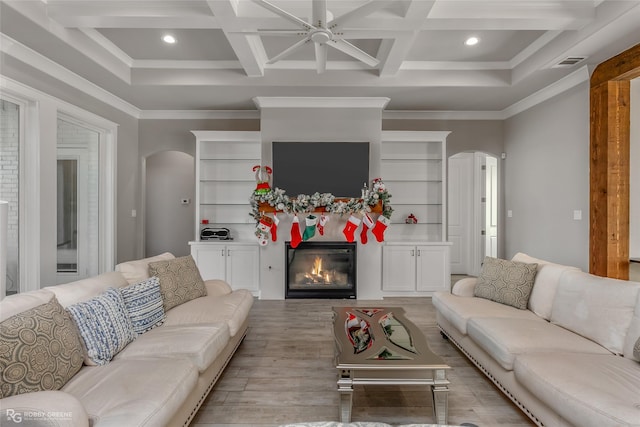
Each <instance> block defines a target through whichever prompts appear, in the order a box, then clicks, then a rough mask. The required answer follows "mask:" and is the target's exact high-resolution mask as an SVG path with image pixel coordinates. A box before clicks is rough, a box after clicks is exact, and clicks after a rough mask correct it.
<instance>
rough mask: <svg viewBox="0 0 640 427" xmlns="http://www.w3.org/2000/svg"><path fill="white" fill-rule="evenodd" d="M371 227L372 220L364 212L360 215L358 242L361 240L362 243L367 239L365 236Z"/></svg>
mask: <svg viewBox="0 0 640 427" xmlns="http://www.w3.org/2000/svg"><path fill="white" fill-rule="evenodd" d="M371 227H373V220H372V219H371V217H370V216H369V214H367V213H366V214H364V216H363V217H362V231H360V242H362V244H363V245H364V244H366V243H367V242H368V241H369V239H368V238H367V231H369V229H370V228H371Z"/></svg>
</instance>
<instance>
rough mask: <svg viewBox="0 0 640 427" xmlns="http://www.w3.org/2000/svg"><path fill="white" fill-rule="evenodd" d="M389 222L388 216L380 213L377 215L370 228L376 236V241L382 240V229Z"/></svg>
mask: <svg viewBox="0 0 640 427" xmlns="http://www.w3.org/2000/svg"><path fill="white" fill-rule="evenodd" d="M390 223H391V220H390V219H389V218H387V217H385V216H382V215H380V216H379V217H378V220H377V221H376V225H375V226H374V227H373V230H371V232H372V233H373V235H374V236H376V240H377V241H378V242H383V241H384V230H386V229H387V227H388V226H389V224H390Z"/></svg>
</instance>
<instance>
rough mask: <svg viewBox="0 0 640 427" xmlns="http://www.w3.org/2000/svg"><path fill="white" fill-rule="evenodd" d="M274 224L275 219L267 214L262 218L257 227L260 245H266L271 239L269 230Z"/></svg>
mask: <svg viewBox="0 0 640 427" xmlns="http://www.w3.org/2000/svg"><path fill="white" fill-rule="evenodd" d="M272 224H273V221H271V218H269V217H267V216H263V217H262V218H260V221H259V222H258V226H257V227H256V237H257V238H258V243H259V244H260V246H266V244H267V242H268V240H269V230H270V229H271V226H272Z"/></svg>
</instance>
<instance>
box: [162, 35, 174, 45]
mask: <svg viewBox="0 0 640 427" xmlns="http://www.w3.org/2000/svg"><path fill="white" fill-rule="evenodd" d="M162 41H163V42H165V43H168V44H174V43H175V42H176V38H175V37H173V36H172V35H171V34H165V35H164V36H162Z"/></svg>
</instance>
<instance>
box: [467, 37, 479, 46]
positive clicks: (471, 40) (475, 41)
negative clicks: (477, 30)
mask: <svg viewBox="0 0 640 427" xmlns="http://www.w3.org/2000/svg"><path fill="white" fill-rule="evenodd" d="M479 41H480V39H479V38H477V37H469V38H468V39H467V40H465V42H464V44H466V45H467V46H475V45H477V44H478V42H479Z"/></svg>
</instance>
